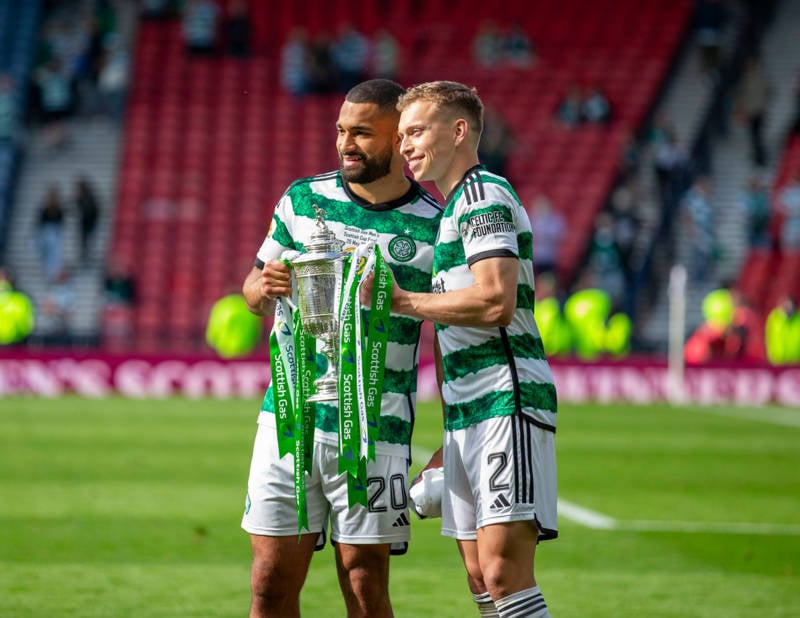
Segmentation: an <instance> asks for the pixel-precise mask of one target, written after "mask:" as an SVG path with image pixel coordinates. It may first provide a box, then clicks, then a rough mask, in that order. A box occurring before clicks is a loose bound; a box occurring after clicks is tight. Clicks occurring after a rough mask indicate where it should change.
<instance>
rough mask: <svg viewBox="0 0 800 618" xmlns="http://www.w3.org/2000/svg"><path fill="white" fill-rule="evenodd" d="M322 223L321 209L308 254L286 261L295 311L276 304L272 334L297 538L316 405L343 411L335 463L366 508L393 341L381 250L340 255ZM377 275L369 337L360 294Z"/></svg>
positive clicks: (282, 449) (282, 448) (303, 523)
mask: <svg viewBox="0 0 800 618" xmlns="http://www.w3.org/2000/svg"><path fill="white" fill-rule="evenodd" d="M323 216H324V211H322V210H321V209H317V226H318V230H317V232H316V233H315V234H313V235H312V240H311V242H310V243H309V244H307V245H305V248H306V249H307V253H306V254H300V255H299V257H297V258H295V259H294V260H292V261H291V262H288V260H284V261H285V262H287V263H290V264H291V266H292V268H293V270H294V275H295V281H296V283H297V286H296V289H295V291H296V293H297V298H298V303H297V307H295V306H294V305H293V303H291V301H289V300H288V299H284V298H279V299H278V300H277V302H276V304H275V321H274V324H273V330H272V333H271V334H270V371H271V374H272V386H273V398H274V403H275V418H276V428H277V439H278V452H279V456H280V457H283V456H284V455H286V454H287V453H292V455H293V457H294V486H295V502H296V506H297V519H298V532H302V530H303V528H305V529H308V511H307V503H306V491H305V480H306V479H305V475H306V474H307V473H308V474H310V472H311V458H312V454H313V443H314V425H315V402H317V401H335V402H337V403H338V411H339V423H338V429H339V460H338V462H339V472H340V473H346V474H347V488H348V492H347V493H348V504H349V506H350V507H352V506H354V505H356V504H361V505H363V506H365V507H366V506H367V461H371V460H374V459H375V444H376V442H377V441H378V435H379V431H380V416H381V398H382V393H383V378H384V369H385V362H386V347H387V342H388V336H389V313H390V307H391V292H392V276H391V270H390V269H389V267H388V266H387V265H386V264H385V262H384V259H383V256H382V255H381V252H380V249H379V248H378V246H377V245H373V244H365V245H361V246H359V247H357V248H356V249H355V250H354V251H353V252H352V253H351V254H343V253H341V252H339V251H338V249H337V248H336V247H337V242H338V241H336V239H335V237H334V236H333V234H332V233H331V232H330V230H329V229H328V228H327V227H326V226H325V224H324V221H323ZM296 255H297V254H296ZM372 272H374V273H375V279H374V284H373V293H372V299H371V303H370V311H369V326H368V327H367V329H366V330H367V334H366V336H364V332H363V331H364V327H363V324H364V322H363V320H364V318H363V315H362V311H361V308H360V302H359V289H360V286H361V284H362V282H363V281H364V279H365V278H366V277H367V276H368V275H370V274H371V273H372ZM290 308H291V309H295V310H294V311H290ZM316 339H319V340H321V341H322V343H323V347H322V352H323V354H324V355H325V356H326V357H327V359H328V371H327V372H326V373H325V374H324V375H323V376H320V377H316V341H315V340H316Z"/></svg>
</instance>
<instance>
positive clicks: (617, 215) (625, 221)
mask: <svg viewBox="0 0 800 618" xmlns="http://www.w3.org/2000/svg"><path fill="white" fill-rule="evenodd" d="M637 202H638V194H637V189H636V185H635V184H634V183H632V182H628V183H625V184H622V185H620V186H619V187H617V188H616V189H615V190H614V192H613V193H612V194H611V216H612V217H613V220H614V239H615V241H616V243H617V248H618V250H619V257H620V261H621V265H622V271H623V274H624V275H625V281H626V283H627V282H629V281H630V279H631V277H632V275H633V264H632V259H633V252H634V249H635V245H636V239H637V238H638V236H639V229H640V227H641V221H640V218H639V216H638V213H639V212H640V209H639V208H637V206H638V203H637ZM626 309H627V310H628V311H632V310H631V308H630V307H626Z"/></svg>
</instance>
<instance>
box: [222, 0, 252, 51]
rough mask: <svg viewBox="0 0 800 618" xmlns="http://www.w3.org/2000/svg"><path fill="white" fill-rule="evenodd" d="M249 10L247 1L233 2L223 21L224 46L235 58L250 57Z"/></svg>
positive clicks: (238, 0) (236, 0)
mask: <svg viewBox="0 0 800 618" xmlns="http://www.w3.org/2000/svg"><path fill="white" fill-rule="evenodd" d="M251 29H252V24H251V23H250V8H249V5H248V4H247V0H234V1H233V2H231V3H230V6H229V7H228V16H227V18H226V19H225V45H226V48H227V51H228V54H230V55H231V56H233V57H235V58H242V59H243V58H248V57H249V56H250V32H251Z"/></svg>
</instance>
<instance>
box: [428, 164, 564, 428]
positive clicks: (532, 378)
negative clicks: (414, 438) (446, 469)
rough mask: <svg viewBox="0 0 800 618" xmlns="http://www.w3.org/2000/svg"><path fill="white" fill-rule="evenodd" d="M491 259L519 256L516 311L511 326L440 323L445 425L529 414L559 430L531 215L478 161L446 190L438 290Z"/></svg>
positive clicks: (437, 253) (462, 283)
mask: <svg viewBox="0 0 800 618" xmlns="http://www.w3.org/2000/svg"><path fill="white" fill-rule="evenodd" d="M490 257H516V258H517V259H518V260H519V278H518V282H517V309H516V311H515V312H514V317H513V318H512V320H511V324H510V325H509V326H507V327H505V328H500V327H480V328H478V327H461V326H446V325H441V324H437V325H436V331H437V333H438V336H439V345H440V346H441V349H442V360H443V368H444V383H443V385H442V397H443V399H444V402H445V429H447V430H456V429H462V428H464V427H469V426H471V425H475V424H477V423H479V422H481V421H483V420H485V419H487V418H492V417H495V416H505V415H509V414H523V415H525V416H527V417H529V418H530V419H531V420H532V421H533V422H534V423H535V424H536V425H538V426H540V427H542V428H544V429H549V430H551V431H555V426H556V408H557V405H556V390H555V385H554V384H553V376H552V373H551V371H550V366H549V364H548V363H547V360H546V359H545V355H544V348H543V346H542V340H541V337H540V335H539V329H538V328H537V326H536V321H535V320H534V317H533V308H534V292H533V289H534V282H533V235H532V232H531V224H530V220H529V219H528V215H527V213H526V212H525V209H524V208H523V206H522V204H521V203H520V201H519V198H518V197H517V195H516V193H515V192H514V189H513V188H512V187H511V185H510V184H509V183H508V181H507V180H506V179H505V178H502V177H501V176H497V175H496V174H492V173H490V172H488V171H486V169H485V168H483V167H482V166H475V167H473V168H471V169H470V170H468V171H467V172H466V174H464V177H463V178H462V180H461V181H460V182H459V184H458V185H456V187H455V189H453V191H452V192H451V193H450V195H449V196H448V199H447V203H446V206H445V212H444V216H443V217H442V221H441V224H440V227H439V238H438V240H437V242H436V248H435V249H434V259H433V285H432V289H433V291H434V292H436V293H443V292H450V291H453V290H458V289H462V288H466V287H469V286H470V285H473V284H474V282H475V279H474V277H473V275H472V271H471V270H470V265H471V264H474V263H475V262H478V261H480V260H482V259H485V258H490Z"/></svg>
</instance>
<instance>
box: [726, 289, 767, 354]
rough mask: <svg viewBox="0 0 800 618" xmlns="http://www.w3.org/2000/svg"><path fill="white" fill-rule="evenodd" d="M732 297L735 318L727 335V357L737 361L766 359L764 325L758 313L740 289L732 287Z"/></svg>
mask: <svg viewBox="0 0 800 618" xmlns="http://www.w3.org/2000/svg"><path fill="white" fill-rule="evenodd" d="M731 299H732V300H733V319H732V320H731V324H730V327H729V328H728V330H727V333H726V336H725V357H726V358H729V359H732V360H737V361H750V362H762V361H764V359H765V358H766V350H765V347H764V325H763V323H762V321H761V319H760V318H759V317H758V313H756V311H755V309H754V308H753V305H752V304H751V303H750V301H749V300H748V299H747V298H745V296H744V295H743V294H742V293H741V292H740V291H739V290H738V289H736V288H731Z"/></svg>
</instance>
